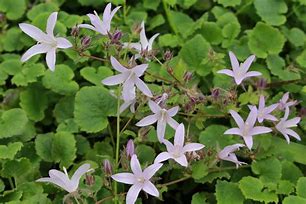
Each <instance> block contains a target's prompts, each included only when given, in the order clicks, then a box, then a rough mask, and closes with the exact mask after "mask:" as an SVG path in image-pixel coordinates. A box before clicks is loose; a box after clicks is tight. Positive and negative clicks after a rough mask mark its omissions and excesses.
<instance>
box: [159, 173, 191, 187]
mask: <svg viewBox="0 0 306 204" xmlns="http://www.w3.org/2000/svg"><path fill="white" fill-rule="evenodd" d="M190 178H191V175H188V176H185V177H183V178H180V179H177V180H174V181H170V182H168V183H163V184H159V185H157V187H164V186H170V185H173V184H176V183H180V182H182V181H186V180H188V179H190Z"/></svg>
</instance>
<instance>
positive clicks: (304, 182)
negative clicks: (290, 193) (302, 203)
mask: <svg viewBox="0 0 306 204" xmlns="http://www.w3.org/2000/svg"><path fill="white" fill-rule="evenodd" d="M305 186H306V177H301V178H299V180H298V182H297V184H296V193H297V195H298V196H300V197H303V198H306V188H305Z"/></svg>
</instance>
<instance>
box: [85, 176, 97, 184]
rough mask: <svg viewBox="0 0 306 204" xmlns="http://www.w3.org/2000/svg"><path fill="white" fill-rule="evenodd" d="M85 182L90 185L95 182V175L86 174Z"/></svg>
mask: <svg viewBox="0 0 306 204" xmlns="http://www.w3.org/2000/svg"><path fill="white" fill-rule="evenodd" d="M85 182H86V185H88V186H92V185H94V184H95V177H94V176H93V175H88V174H86V177H85Z"/></svg>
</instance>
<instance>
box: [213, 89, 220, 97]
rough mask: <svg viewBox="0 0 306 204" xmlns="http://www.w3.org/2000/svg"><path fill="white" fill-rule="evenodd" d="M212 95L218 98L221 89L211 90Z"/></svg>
mask: <svg viewBox="0 0 306 204" xmlns="http://www.w3.org/2000/svg"><path fill="white" fill-rule="evenodd" d="M211 96H212V98H213V99H214V100H217V99H218V97H219V96H220V89H218V88H215V89H213V90H212V91H211Z"/></svg>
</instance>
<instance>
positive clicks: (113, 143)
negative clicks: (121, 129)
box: [107, 122, 116, 147]
mask: <svg viewBox="0 0 306 204" xmlns="http://www.w3.org/2000/svg"><path fill="white" fill-rule="evenodd" d="M107 129H108V133H109V135H110V136H111V141H112V145H113V147H115V146H116V144H115V139H114V134H113V131H112V128H111V125H110V124H109V122H108V126H107Z"/></svg>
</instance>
